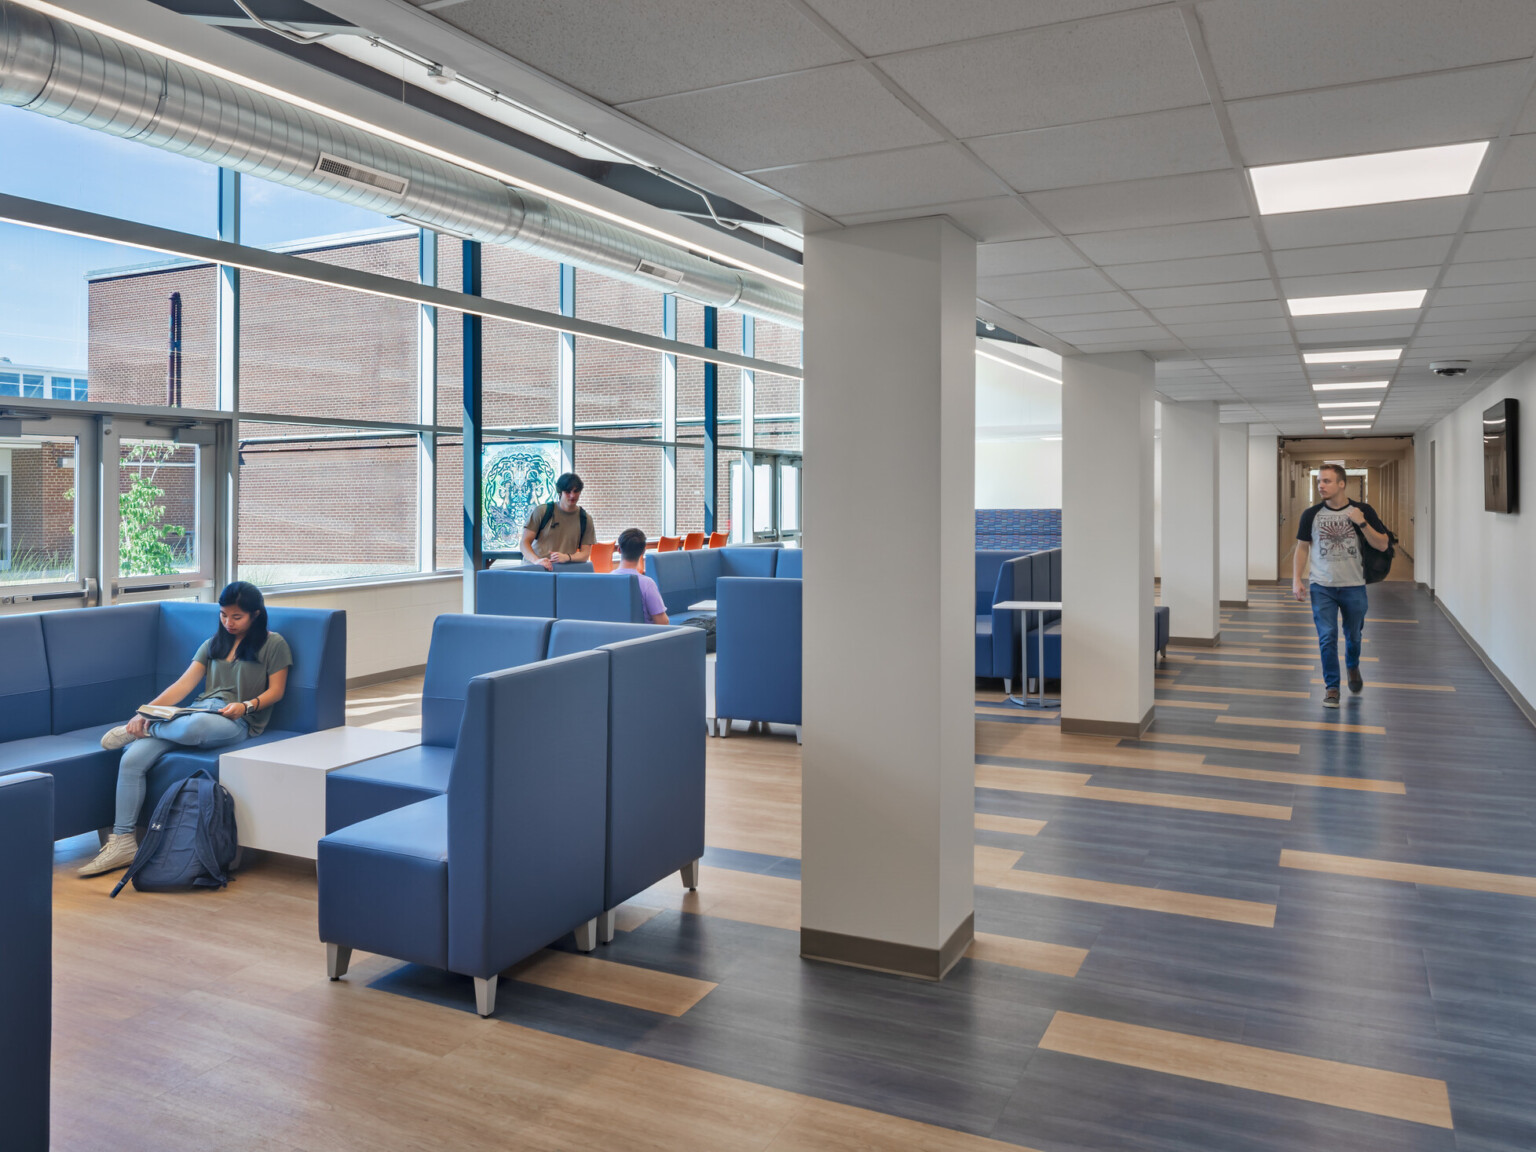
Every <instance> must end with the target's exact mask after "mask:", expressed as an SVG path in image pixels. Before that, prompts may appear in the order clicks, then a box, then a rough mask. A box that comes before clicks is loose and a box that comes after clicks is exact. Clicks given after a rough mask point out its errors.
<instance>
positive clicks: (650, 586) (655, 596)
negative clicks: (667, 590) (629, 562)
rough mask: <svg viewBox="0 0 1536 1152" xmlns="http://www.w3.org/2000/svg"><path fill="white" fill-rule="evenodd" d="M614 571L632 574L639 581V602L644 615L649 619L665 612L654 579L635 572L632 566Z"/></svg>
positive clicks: (665, 609)
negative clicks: (642, 607)
mask: <svg viewBox="0 0 1536 1152" xmlns="http://www.w3.org/2000/svg"><path fill="white" fill-rule="evenodd" d="M616 571H617V572H618V573H619V575H621V576H633V577H634V578H635V579H636V580H638V581H640V603H641V604H642V605H644V607H645V615H646V618H647V619H649V620H654V619H656V617H658V616H665V615H666V614H667V606H666V605H665V604H664V603H662V600H661V590H660V589H659V588H657V587H656V581H654V580H652V579H651V578H650V577H649V576H647V575H645V574H644V573H642V572H636V571H635V570H634V569H633V568H619V569H616Z"/></svg>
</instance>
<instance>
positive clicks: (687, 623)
mask: <svg viewBox="0 0 1536 1152" xmlns="http://www.w3.org/2000/svg"><path fill="white" fill-rule="evenodd" d="M680 623H681V624H682V625H683V627H685V628H698V629H701V630H702V631H703V633H704V651H706V652H713V651H714V650H715V618H714V617H713V616H690V617H689V618H688V619H686V620H683V621H681V622H680Z"/></svg>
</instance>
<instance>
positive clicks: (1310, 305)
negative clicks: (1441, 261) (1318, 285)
mask: <svg viewBox="0 0 1536 1152" xmlns="http://www.w3.org/2000/svg"><path fill="white" fill-rule="evenodd" d="M1428 291H1429V289H1427V288H1411V289H1409V290H1407V291H1405V292H1357V293H1355V294H1354V295H1351V296H1293V297H1291V299H1289V300H1287V301H1286V302H1285V306H1286V307H1287V308H1289V309H1290V310H1291V315H1292V316H1333V315H1336V314H1338V313H1341V312H1397V311H1401V310H1403V309H1406V308H1417V307H1419V306H1420V305H1422V304H1423V303H1424V296H1425V294H1426V293H1427V292H1428Z"/></svg>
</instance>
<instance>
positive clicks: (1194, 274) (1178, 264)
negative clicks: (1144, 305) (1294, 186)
mask: <svg viewBox="0 0 1536 1152" xmlns="http://www.w3.org/2000/svg"><path fill="white" fill-rule="evenodd" d="M1104 271H1105V272H1107V273H1108V274H1109V275H1110V276H1111V277H1113V278H1114V280H1115V282H1116V283H1117V284H1119V285H1120V286H1121V287H1122V288H1174V287H1180V286H1183V285H1188V284H1230V283H1232V282H1233V281H1235V280H1261V279H1263V278H1264V277H1266V276H1268V275H1269V266H1268V265H1267V264H1265V262H1264V257H1263V256H1261V255H1260V254H1259V253H1257V252H1248V253H1242V254H1239V255H1236V256H1202V257H1200V258H1198V259H1195V260H1154V261H1151V262H1148V263H1144V264H1117V265H1113V266H1111V267H1108V268H1105V269H1104Z"/></svg>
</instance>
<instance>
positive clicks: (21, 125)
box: [0, 106, 390, 370]
mask: <svg viewBox="0 0 1536 1152" xmlns="http://www.w3.org/2000/svg"><path fill="white" fill-rule="evenodd" d="M217 190H218V169H217V168H215V167H214V166H213V165H211V164H205V163H202V162H201V161H197V160H189V159H187V158H185V157H183V156H177V155H175V154H173V153H170V152H163V151H161V150H160V149H158V148H151V147H149V146H148V145H145V144H138V143H134V142H133V141H129V140H119V139H118V138H117V137H115V136H108V135H107V134H106V133H104V132H96V131H93V130H91V129H88V128H81V127H79V126H77V125H74V124H66V123H64V122H63V121H60V120H54V119H51V118H49V117H47V116H40V115H38V114H37V113H35V112H27V111H24V110H22V109H20V108H10V107H4V106H0V192H4V193H8V194H10V195H13V196H25V197H27V198H29V199H32V200H46V201H48V202H49V203H53V204H62V205H64V206H66V207H69V208H81V209H84V210H86V211H88V212H99V213H102V214H103V215H108V216H119V217H122V218H124V219H127V220H135V221H138V222H140V223H144V224H155V225H158V226H160V227H163V228H174V229H176V230H178V231H182V232H191V233H194V234H196V235H200V236H212V235H215V234H216V232H217V227H218V220H217V198H218V191H217ZM242 192H243V203H242V215H241V223H242V235H241V239H242V241H243V242H244V243H246V244H253V245H258V246H263V245H271V244H279V243H283V242H285V241H291V240H298V239H302V238H304V237H306V236H329V235H334V234H335V233H338V232H353V231H359V230H361V229H366V228H377V227H379V226H381V225H383V224H387V223H390V221H388V220H386V218H384V217H382V216H379V215H377V214H375V213H372V212H366V211H363V210H362V209H358V208H354V207H352V206H351V205H348V204H341V203H338V202H336V201H334V200H327V199H325V198H324V197H321V196H313V195H310V194H308V193H305V192H295V191H294V190H293V189H291V188H285V187H283V186H281V185H278V184H272V183H269V182H267V181H264V180H256V179H252V178H250V177H246V178H244V180H243V181H242ZM162 259H164V256H163V255H162V254H161V253H158V252H151V251H147V250H145V249H141V248H129V247H126V246H124V245H120V244H107V243H103V242H101V241H97V240H82V239H79V238H78V237H74V236H64V235H60V234H58V233H53V232H44V231H41V230H39V229H35V228H27V227H24V226H21V225H17V224H3V223H0V357H6V358H9V359H10V360H11V361H12V362H13V363H17V364H38V365H42V366H44V367H50V368H68V369H72V370H80V369H85V368H86V367H87V363H86V359H87V357H86V303H87V299H86V281H85V277H86V274H87V273H90V272H97V271H100V270H102V269H105V268H119V267H124V266H127V265H133V264H148V263H154V262H156V261H159V260H162Z"/></svg>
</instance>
